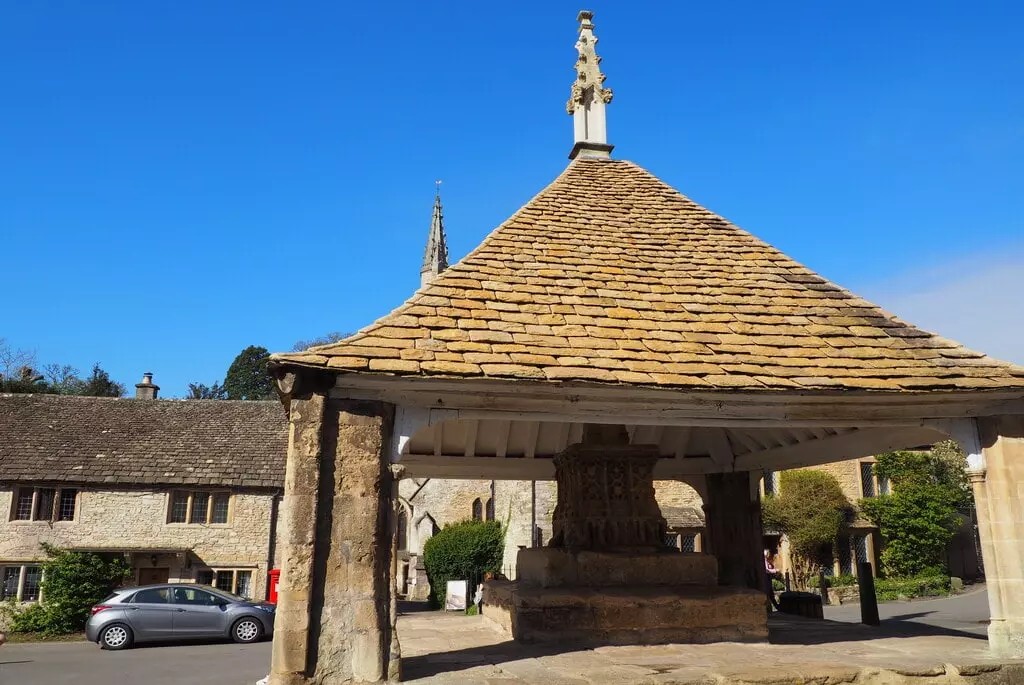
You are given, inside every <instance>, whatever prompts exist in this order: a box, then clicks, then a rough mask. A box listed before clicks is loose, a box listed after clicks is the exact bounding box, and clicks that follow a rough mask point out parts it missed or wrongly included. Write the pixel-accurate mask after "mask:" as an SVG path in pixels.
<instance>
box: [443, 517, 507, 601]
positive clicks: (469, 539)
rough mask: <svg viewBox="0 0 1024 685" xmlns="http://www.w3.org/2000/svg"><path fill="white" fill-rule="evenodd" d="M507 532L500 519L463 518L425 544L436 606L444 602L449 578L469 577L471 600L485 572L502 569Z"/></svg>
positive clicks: (468, 586)
mask: <svg viewBox="0 0 1024 685" xmlns="http://www.w3.org/2000/svg"><path fill="white" fill-rule="evenodd" d="M504 553H505V531H504V530H503V529H502V527H501V524H500V523H498V522H497V521H462V522H461V523H455V524H453V525H450V526H445V527H444V528H442V529H441V530H440V531H438V533H437V534H435V535H434V536H433V537H432V538H430V539H429V540H427V544H425V545H424V546H423V556H424V565H425V566H426V568H427V580H428V581H429V582H430V596H429V597H428V599H429V601H430V605H431V606H432V607H434V608H435V609H436V608H439V607H441V606H443V604H444V596H445V592H446V590H447V587H448V581H449V580H466V581H468V583H467V590H468V592H469V598H470V601H472V597H473V592H474V590H475V589H476V584H477V583H479V582H480V581H481V580H482V579H483V576H484V574H485V573H494V572H496V571H498V570H499V569H500V568H501V560H502V557H503V556H504Z"/></svg>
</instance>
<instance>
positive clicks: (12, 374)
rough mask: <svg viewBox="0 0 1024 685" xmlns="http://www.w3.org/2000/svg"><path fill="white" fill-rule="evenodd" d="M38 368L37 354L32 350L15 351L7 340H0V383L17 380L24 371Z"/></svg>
mask: <svg viewBox="0 0 1024 685" xmlns="http://www.w3.org/2000/svg"><path fill="white" fill-rule="evenodd" d="M35 367H36V353H35V352H33V351H32V350H22V349H17V350H16V349H14V348H13V347H11V346H10V344H9V343H8V342H7V339H6V338H0V381H9V380H17V379H19V378H20V377H21V372H22V369H25V368H29V369H34V368H35Z"/></svg>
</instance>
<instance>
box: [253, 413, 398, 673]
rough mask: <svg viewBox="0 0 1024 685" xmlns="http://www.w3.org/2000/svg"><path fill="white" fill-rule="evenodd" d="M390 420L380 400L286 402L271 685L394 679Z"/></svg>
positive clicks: (395, 664) (395, 662)
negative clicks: (287, 416) (286, 439)
mask: <svg viewBox="0 0 1024 685" xmlns="http://www.w3.org/2000/svg"><path fill="white" fill-rule="evenodd" d="M393 416H394V407H393V406H391V405H388V404H384V403H380V402H363V401H354V400H335V399H327V398H325V397H324V395H322V394H313V395H311V396H308V397H305V398H294V397H293V398H292V399H291V403H290V417H291V418H290V435H289V446H288V465H287V469H286V474H285V495H284V506H283V511H282V517H283V521H282V532H283V535H282V537H283V541H282V545H281V550H282V558H283V560H284V563H283V568H282V574H281V582H280V586H279V603H278V612H277V618H276V625H275V634H274V646H273V658H272V663H271V677H270V683H271V685H309V684H312V683H317V684H319V683H331V684H334V683H338V684H339V685H340V684H342V683H379V682H384V680H385V679H386V678H387V677H388V675H389V672H391V673H395V672H396V671H395V669H396V667H397V643H395V644H393V642H392V635H393V627H394V626H393V620H392V613H393V605H392V602H391V597H392V594H393V593H394V577H393V575H392V564H391V554H392V538H393V537H394V528H395V524H394V516H393V507H392V497H393V489H392V475H391V472H390V470H389V468H388V466H389V454H390V452H389V450H390V439H391V424H392V420H393Z"/></svg>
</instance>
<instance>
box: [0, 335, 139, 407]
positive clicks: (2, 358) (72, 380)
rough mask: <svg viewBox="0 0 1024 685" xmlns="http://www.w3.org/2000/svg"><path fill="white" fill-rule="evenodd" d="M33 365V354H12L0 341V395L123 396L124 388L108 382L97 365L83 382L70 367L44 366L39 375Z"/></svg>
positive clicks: (106, 374)
mask: <svg viewBox="0 0 1024 685" xmlns="http://www.w3.org/2000/svg"><path fill="white" fill-rule="evenodd" d="M35 363H36V359H35V353H34V352H28V351H25V350H14V349H12V348H11V347H10V346H9V345H8V344H7V342H6V341H5V340H3V339H2V338H0V392H12V393H42V394H50V395H83V396H90V397H120V396H122V395H124V392H125V387H124V385H123V384H121V383H117V382H115V381H113V380H111V379H110V374H109V373H107V372H106V371H104V370H103V368H102V367H100V365H99V364H94V365H93V367H92V375H91V376H89V377H88V378H85V379H82V378H81V377H80V374H79V371H78V369H76V368H75V367H73V366H71V365H69V364H47V365H46V366H44V367H43V372H42V373H40V372H39V371H38V369H37V368H36V366H35Z"/></svg>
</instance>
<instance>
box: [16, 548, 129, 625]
mask: <svg viewBox="0 0 1024 685" xmlns="http://www.w3.org/2000/svg"><path fill="white" fill-rule="evenodd" d="M42 547H43V551H44V552H46V556H47V559H46V561H44V562H43V563H42V564H41V566H42V567H43V582H42V588H41V589H42V601H41V602H38V603H36V604H32V605H29V606H26V607H19V606H17V605H16V604H14V603H10V604H8V605H7V606H6V607H4V609H3V611H4V613H5V614H7V615H8V617H9V620H10V624H11V631H12V632H16V633H43V634H45V635H64V634H67V633H74V632H78V631H80V630H83V629H84V628H85V622H86V620H87V619H88V618H89V609H90V608H91V607H92V606H93V605H94V604H97V603H98V602H100V601H102V600H103V599H104V598H105V597H106V596H107V595H109V594H110V591H111V589H113V588H114V587H116V586H118V585H119V584H120V583H122V582H123V581H124V580H125V578H127V577H128V574H129V572H130V570H129V568H128V566H127V565H126V564H125V562H124V559H123V558H121V557H120V556H118V557H113V558H104V557H102V556H100V555H98V554H92V553H91V552H72V551H70V550H66V549H60V548H58V547H53V546H51V545H47V544H43V545H42Z"/></svg>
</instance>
